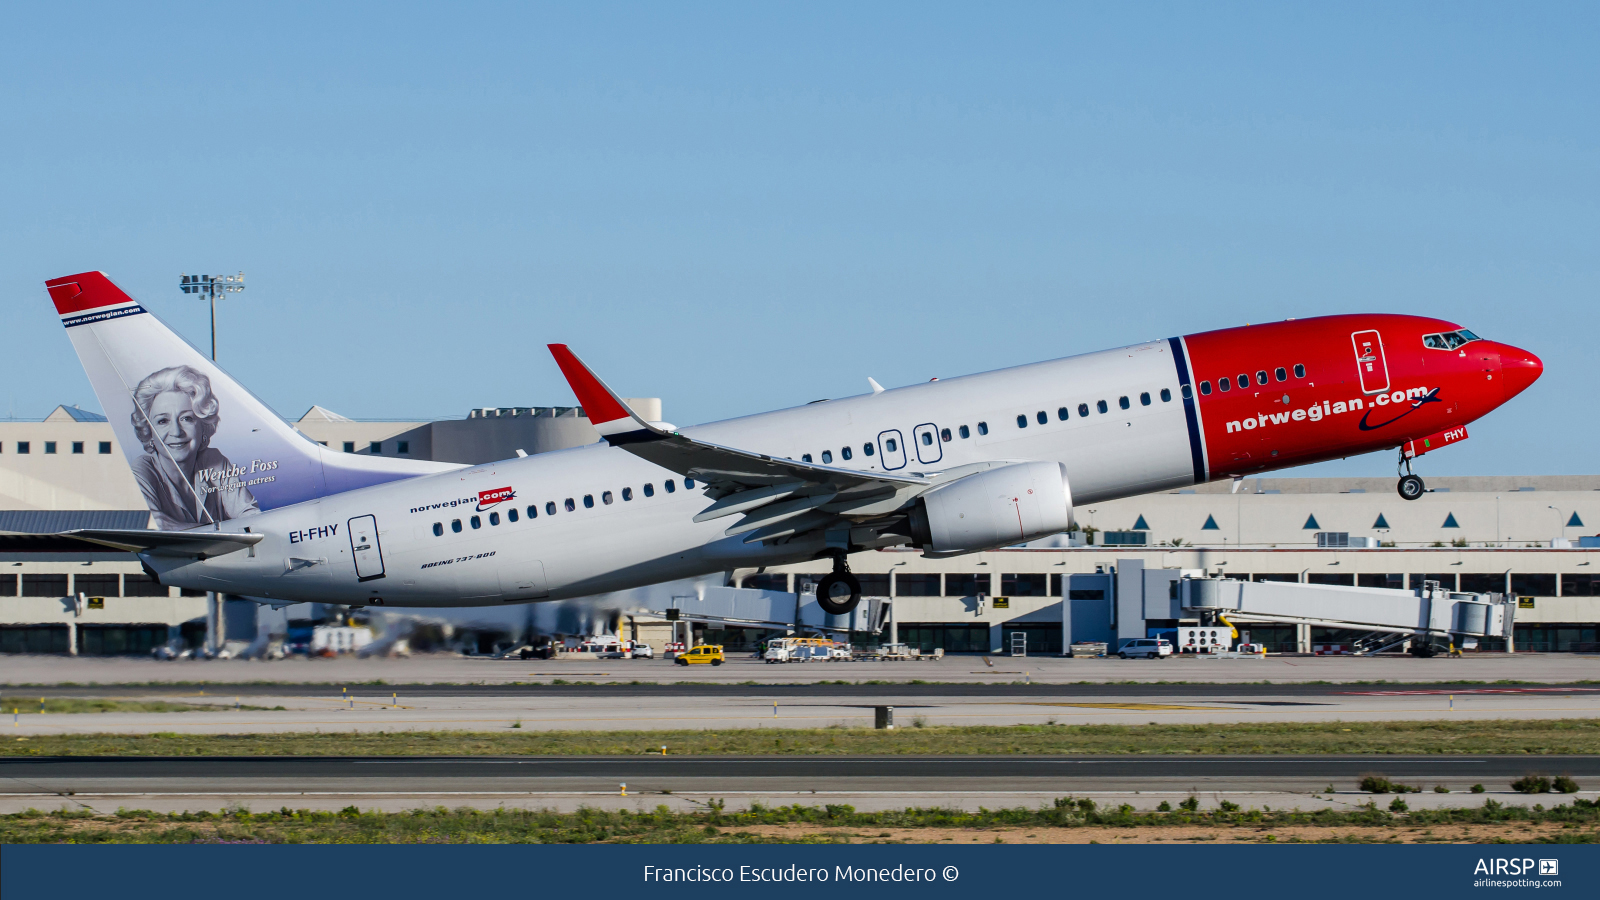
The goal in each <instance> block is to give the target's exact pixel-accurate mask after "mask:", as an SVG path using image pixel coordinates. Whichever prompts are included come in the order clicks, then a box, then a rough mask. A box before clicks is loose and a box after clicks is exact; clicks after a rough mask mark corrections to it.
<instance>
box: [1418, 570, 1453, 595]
mask: <svg viewBox="0 0 1600 900" xmlns="http://www.w3.org/2000/svg"><path fill="white" fill-rule="evenodd" d="M1425 581H1437V582H1439V587H1441V588H1444V589H1445V590H1447V591H1453V590H1455V589H1456V573H1454V572H1443V573H1439V574H1436V575H1418V574H1417V573H1415V572H1413V573H1411V589H1412V590H1416V589H1417V588H1419V587H1422V583H1423V582H1425Z"/></svg>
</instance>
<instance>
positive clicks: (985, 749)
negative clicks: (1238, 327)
mask: <svg viewBox="0 0 1600 900" xmlns="http://www.w3.org/2000/svg"><path fill="white" fill-rule="evenodd" d="M662 745H665V746H666V747H667V752H668V753H670V754H679V755H683V754H687V755H718V756H830V755H919V756H921V755H929V756H931V755H949V754H959V755H1005V754H1277V753H1292V754H1321V753H1328V754H1351V753H1356V754H1395V753H1400V754H1418V753H1422V754H1456V753H1492V754H1526V755H1534V756H1538V755H1549V754H1594V753H1600V719H1542V720H1469V721H1456V722H1282V723H1249V724H1240V725H1159V724H1152V725H1007V726H970V727H947V726H929V727H924V728H918V727H910V728H902V729H897V730H895V731H877V730H874V729H870V728H843V727H835V728H813V729H777V728H762V729H735V730H727V731H701V730H682V731H530V730H521V729H507V730H505V731H498V732H482V731H476V732H475V731H391V732H337V733H329V732H311V733H306V732H298V733H286V734H177V733H173V732H158V733H155V734H139V735H123V734H63V735H28V736H17V737H13V738H10V739H7V738H5V737H0V756H516V755H530V756H629V755H636V754H643V753H660V752H661V747H662Z"/></svg>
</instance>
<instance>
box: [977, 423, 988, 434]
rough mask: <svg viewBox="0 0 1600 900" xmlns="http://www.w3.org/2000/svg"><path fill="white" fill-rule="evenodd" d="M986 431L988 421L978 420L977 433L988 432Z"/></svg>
mask: <svg viewBox="0 0 1600 900" xmlns="http://www.w3.org/2000/svg"><path fill="white" fill-rule="evenodd" d="M988 433H989V423H988V422H979V423H978V434H988Z"/></svg>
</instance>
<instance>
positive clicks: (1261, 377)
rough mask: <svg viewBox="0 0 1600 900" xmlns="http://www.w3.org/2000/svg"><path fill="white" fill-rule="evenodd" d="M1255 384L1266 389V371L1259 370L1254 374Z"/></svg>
mask: <svg viewBox="0 0 1600 900" xmlns="http://www.w3.org/2000/svg"><path fill="white" fill-rule="evenodd" d="M1256 384H1258V385H1260V386H1262V387H1266V386H1267V370H1266V369H1262V370H1260V371H1259V372H1257V373H1256Z"/></svg>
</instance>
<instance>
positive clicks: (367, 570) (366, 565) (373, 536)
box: [345, 516, 383, 581]
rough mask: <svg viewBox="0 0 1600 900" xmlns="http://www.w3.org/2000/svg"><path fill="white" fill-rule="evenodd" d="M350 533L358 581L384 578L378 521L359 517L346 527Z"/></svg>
mask: <svg viewBox="0 0 1600 900" xmlns="http://www.w3.org/2000/svg"><path fill="white" fill-rule="evenodd" d="M345 527H346V528H348V529H349V533H350V555H351V557H352V558H354V559H355V562H356V580H357V581H372V580H373V579H375V578H382V577H383V548H382V547H380V546H378V520H377V518H376V517H375V516H357V517H355V518H354V519H351V520H350V522H349V524H348V525H346V526H345Z"/></svg>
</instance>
